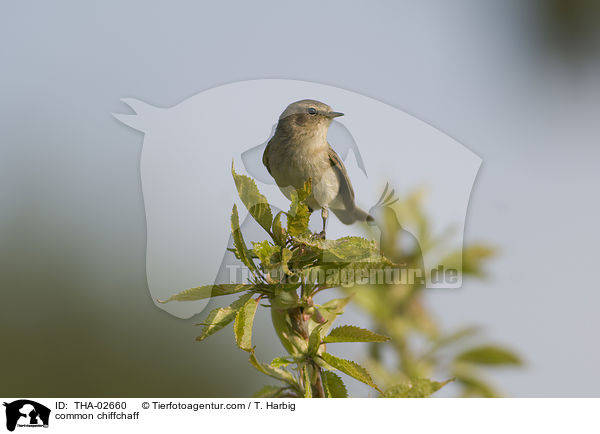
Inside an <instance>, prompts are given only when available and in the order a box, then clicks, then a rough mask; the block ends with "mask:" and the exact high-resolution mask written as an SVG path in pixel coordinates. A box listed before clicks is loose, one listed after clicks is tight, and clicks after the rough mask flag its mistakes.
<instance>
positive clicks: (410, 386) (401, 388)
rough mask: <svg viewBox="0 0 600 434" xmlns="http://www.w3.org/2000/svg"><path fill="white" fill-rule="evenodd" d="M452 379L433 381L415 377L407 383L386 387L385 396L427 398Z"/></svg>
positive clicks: (383, 395)
mask: <svg viewBox="0 0 600 434" xmlns="http://www.w3.org/2000/svg"><path fill="white" fill-rule="evenodd" d="M450 381H452V380H447V381H442V382H439V381H431V380H428V379H426V378H415V379H412V380H409V381H407V382H406V383H402V384H396V385H394V386H391V387H389V388H388V389H386V391H385V393H383V394H382V397H383V398H426V397H428V396H430V395H432V394H433V393H435V392H437V391H438V390H440V389H441V388H442V387H444V386H445V385H446V384H448V383H449V382H450Z"/></svg>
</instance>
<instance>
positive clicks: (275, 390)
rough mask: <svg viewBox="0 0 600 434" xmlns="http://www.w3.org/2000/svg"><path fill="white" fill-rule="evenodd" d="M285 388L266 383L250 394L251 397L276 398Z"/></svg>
mask: <svg viewBox="0 0 600 434" xmlns="http://www.w3.org/2000/svg"><path fill="white" fill-rule="evenodd" d="M284 390H285V388H283V387H280V386H271V385H267V386H264V387H263V388H262V389H260V390H259V391H258V392H256V393H255V394H254V395H252V397H253V398H278V397H279V396H280V395H281V393H282V392H283V391H284Z"/></svg>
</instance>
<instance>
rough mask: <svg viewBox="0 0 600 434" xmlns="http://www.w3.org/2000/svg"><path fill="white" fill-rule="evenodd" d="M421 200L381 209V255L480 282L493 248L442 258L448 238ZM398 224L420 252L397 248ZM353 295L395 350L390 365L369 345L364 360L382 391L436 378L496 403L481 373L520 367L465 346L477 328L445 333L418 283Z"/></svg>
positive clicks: (499, 351)
mask: <svg viewBox="0 0 600 434" xmlns="http://www.w3.org/2000/svg"><path fill="white" fill-rule="evenodd" d="M422 197H423V195H422V192H415V193H413V194H411V195H409V196H407V197H406V198H404V199H403V200H402V201H396V202H395V203H393V204H390V205H388V206H386V207H385V209H384V210H383V211H384V212H383V213H382V214H383V215H382V216H380V217H381V219H379V220H380V221H381V222H382V223H381V227H380V230H381V233H382V234H383V236H382V237H381V246H380V247H381V251H382V252H383V253H384V254H385V255H386V257H388V258H390V260H392V261H393V262H396V263H402V264H405V266H406V267H407V268H408V269H418V268H420V267H422V262H421V257H422V256H425V255H433V256H434V257H436V258H439V261H438V263H439V264H442V266H443V267H444V269H447V270H448V269H457V270H460V269H462V272H463V276H465V277H467V278H473V277H484V276H485V273H484V270H483V265H484V263H485V261H486V260H487V259H488V258H490V257H491V256H492V255H493V254H494V249H492V248H490V247H489V246H486V245H484V244H477V245H472V246H467V247H465V248H464V249H462V250H458V251H451V252H449V253H448V251H447V249H446V248H445V247H444V245H445V239H446V238H447V236H448V235H450V231H446V232H445V233H444V234H442V235H441V236H434V235H433V234H432V231H431V229H430V227H429V224H428V219H427V217H426V215H425V213H424V211H423V206H422ZM388 199H390V197H388ZM398 217H400V220H401V221H402V222H403V223H404V224H410V225H411V227H414V228H416V231H417V235H418V236H417V238H418V239H419V240H420V242H421V243H420V248H419V246H418V245H415V244H412V245H411V244H406V243H403V242H402V237H401V235H402V234H401V233H402V231H403V230H404V229H403V228H402V227H401V226H400V225H399V223H398ZM448 290H450V291H451V289H448ZM434 292H435V291H434ZM353 293H354V302H355V303H356V304H357V305H359V306H360V307H362V309H364V310H365V311H366V312H367V313H368V314H369V316H370V317H371V319H372V321H373V326H374V330H375V331H377V332H378V333H383V334H386V335H388V336H390V337H391V339H390V340H389V341H388V342H386V343H385V344H384V345H386V346H389V347H390V348H391V349H392V350H393V352H392V353H393V354H394V356H395V357H394V360H392V361H391V362H390V360H389V359H388V360H386V361H385V362H384V360H383V357H382V346H381V345H378V346H372V347H371V348H370V351H369V354H368V356H367V360H366V366H367V367H368V368H369V370H370V371H371V372H372V373H373V375H374V378H375V379H376V380H377V381H378V383H379V384H381V385H382V386H383V387H392V388H393V387H395V385H396V384H406V383H407V382H410V381H411V379H414V378H427V377H430V376H431V375H433V374H434V373H437V374H438V375H443V376H446V377H449V378H452V379H453V380H454V384H456V385H458V386H459V389H460V391H459V393H460V396H463V397H470V396H481V397H495V396H499V392H498V391H497V390H496V388H495V387H494V386H492V385H491V384H490V383H489V381H488V380H487V379H486V377H485V372H484V368H493V367H510V366H519V365H521V363H522V362H521V359H520V358H519V357H518V356H517V355H515V354H514V353H513V352H512V351H510V350H509V349H507V348H504V347H503V346H499V345H495V344H490V343H480V344H477V345H472V344H470V343H469V340H470V339H471V338H473V337H474V336H475V335H476V334H477V333H478V332H479V330H478V328H477V327H473V326H467V327H463V328H461V329H459V330H457V331H454V332H452V333H446V332H445V331H443V330H442V329H441V328H440V326H439V325H438V323H437V321H436V320H435V316H434V315H433V314H432V312H431V311H430V310H429V309H428V308H427V303H426V299H425V297H426V295H427V294H429V295H430V296H431V297H435V295H434V294H432V293H431V291H427V290H426V288H425V285H424V284H423V283H421V282H418V281H415V282H414V283H391V284H390V283H384V284H378V285H371V286H363V287H361V288H360V289H358V290H356V291H353ZM386 362H387V363H386Z"/></svg>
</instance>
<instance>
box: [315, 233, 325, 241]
mask: <svg viewBox="0 0 600 434" xmlns="http://www.w3.org/2000/svg"><path fill="white" fill-rule="evenodd" d="M317 238H320V239H322V240H324V239H325V231H321V232H319V233H318V234H317Z"/></svg>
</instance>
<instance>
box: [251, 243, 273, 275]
mask: <svg viewBox="0 0 600 434" xmlns="http://www.w3.org/2000/svg"><path fill="white" fill-rule="evenodd" d="M279 249H280V247H278V246H274V245H273V244H271V243H269V242H268V241H267V240H264V241H260V242H258V243H252V251H253V252H254V253H255V254H256V256H258V259H259V260H260V262H261V263H262V265H263V267H265V268H269V267H271V266H272V265H273V263H274V261H276V262H279V258H276V257H275V256H276V255H277V256H278V255H279Z"/></svg>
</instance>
